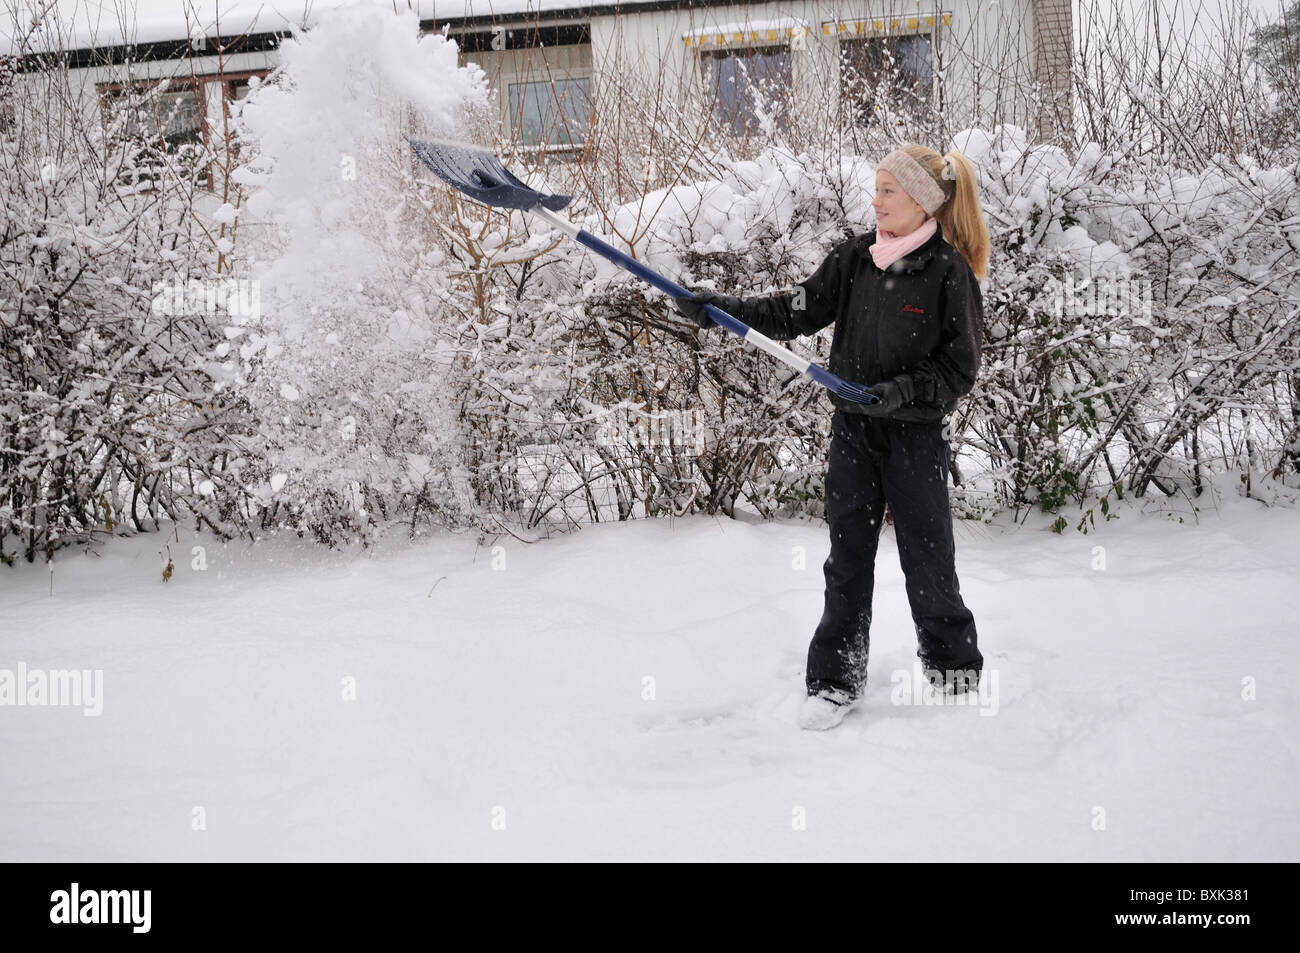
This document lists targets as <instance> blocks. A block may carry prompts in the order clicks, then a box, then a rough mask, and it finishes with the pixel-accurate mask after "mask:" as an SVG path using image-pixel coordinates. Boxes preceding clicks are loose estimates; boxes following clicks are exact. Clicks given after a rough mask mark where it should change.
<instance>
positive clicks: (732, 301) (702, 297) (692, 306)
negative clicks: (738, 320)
mask: <svg viewBox="0 0 1300 953" xmlns="http://www.w3.org/2000/svg"><path fill="white" fill-rule="evenodd" d="M740 303H741V302H740V299H739V298H732V297H730V296H728V295H720V294H717V293H715V292H712V291H697V292H695V293H694V294H691V295H682V296H681V297H680V298H673V304H675V305H677V310H678V311H680V312H681V313H682V314H683V315H684V316H685V317H686V319H687V320H688V321H690V322H691V323H692V324H696V325H698V326H699V327H701V328H711V327H713V326H714V325H713V319H712V318H710V317H709V316H708V315H707V314H705V312H704V306H705V305H706V304H711V305H713V306H714V307H715V308H721V309H722V310H723V311H725V312H727V314H729V315H731V316H732V317H733V318H734V317H735V316H736V312H737V311H738V310H740Z"/></svg>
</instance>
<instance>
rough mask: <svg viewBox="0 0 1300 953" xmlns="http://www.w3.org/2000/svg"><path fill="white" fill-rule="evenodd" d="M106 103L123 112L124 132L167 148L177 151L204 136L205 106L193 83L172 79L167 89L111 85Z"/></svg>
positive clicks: (109, 107) (134, 137)
mask: <svg viewBox="0 0 1300 953" xmlns="http://www.w3.org/2000/svg"><path fill="white" fill-rule="evenodd" d="M104 101H105V106H106V108H107V109H109V110H110V111H117V110H122V111H123V112H124V116H123V125H122V127H121V132H122V135H124V136H126V137H128V138H132V139H139V140H141V141H147V142H149V143H151V144H153V145H156V146H157V147H158V148H159V149H161V150H163V151H164V152H178V151H180V150H181V148H182V147H183V146H186V145H195V144H197V143H199V142H201V141H202V138H203V118H202V107H201V106H200V104H199V96H198V91H197V90H196V88H195V86H194V84H193V83H191V82H189V81H188V80H186V81H185V82H184V83H183V84H177V83H172V84H170V85H169V86H168V88H167V89H165V90H162V91H155V90H154V89H152V88H151V87H148V86H144V87H134V88H132V87H120V86H119V87H112V88H110V89H107V90H105V91H104Z"/></svg>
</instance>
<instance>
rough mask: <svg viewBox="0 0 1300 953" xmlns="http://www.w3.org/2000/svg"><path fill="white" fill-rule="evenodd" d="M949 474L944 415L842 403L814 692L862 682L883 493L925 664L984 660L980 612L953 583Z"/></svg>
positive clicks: (979, 665) (853, 692)
mask: <svg viewBox="0 0 1300 953" xmlns="http://www.w3.org/2000/svg"><path fill="white" fill-rule="evenodd" d="M947 477H948V444H947V442H946V441H945V440H944V438H943V424H942V423H941V422H938V421H936V422H933V423H910V422H902V421H893V420H885V419H882V418H878V417H869V416H866V415H864V414H854V413H845V412H844V411H842V410H836V412H835V415H834V416H833V417H832V419H831V444H830V453H829V461H828V464H827V473H826V514H827V522H828V523H829V524H830V533H831V552H830V556H829V558H827V560H826V563H825V566H824V572H825V576H826V604H825V610H824V612H823V613H822V618H821V622H820V623H819V624H818V626H817V631H816V633H815V634H814V635H813V640H812V645H810V646H809V648H808V668H807V673H806V682H807V688H808V692H809V694H811V693H813V692H816V691H818V690H821V689H838V690H839V691H841V692H844V693H846V694H848V695H849V696H850V697H853V698H857V697H858V696H859V695H861V693H862V691H863V689H864V688H865V686H866V679H867V649H868V645H869V639H868V633H869V631H870V628H871V596H872V589H873V587H874V584H875V561H876V544H877V542H878V540H879V537H880V529H881V526H882V525H883V522H884V515H885V504H886V503H888V504H889V509H890V512H891V513H892V514H893V517H894V532H895V537H896V539H897V540H898V556H899V562H900V563H901V564H902V568H903V575H904V577H905V580H906V588H907V598H908V601H909V603H910V604H911V609H912V621H913V622H914V623H915V625H916V635H917V640H918V643H917V655H918V656H919V657H920V659H921V663H922V669H925V670H929V669H938V670H940V671H942V672H945V673H951V672H952V671H954V670H958V671H964V672H969V671H970V670H972V669H973V670H975V671H980V670H982V669H983V666H984V658H983V656H982V655H980V651H979V647H978V644H977V640H976V633H975V619H974V617H973V616H972V615H971V612H970V610H969V609H967V608H966V606H965V604H964V603H963V602H962V598H961V593H960V590H959V588H958V584H957V571H956V567H955V564H954V561H955V553H954V546H953V527H952V514H951V513H950V511H949V509H948V482H947ZM976 678H978V676H976Z"/></svg>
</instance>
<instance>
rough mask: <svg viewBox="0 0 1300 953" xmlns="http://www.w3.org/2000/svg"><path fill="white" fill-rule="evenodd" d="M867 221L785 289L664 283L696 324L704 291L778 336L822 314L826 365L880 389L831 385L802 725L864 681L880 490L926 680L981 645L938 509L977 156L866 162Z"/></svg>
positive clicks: (970, 312) (918, 150)
mask: <svg viewBox="0 0 1300 953" xmlns="http://www.w3.org/2000/svg"><path fill="white" fill-rule="evenodd" d="M871 205H872V208H874V209H875V212H876V222H877V229H876V230H875V231H872V232H868V233H866V234H865V235H859V236H856V237H854V238H850V239H848V240H847V241H845V242H843V243H841V244H840V245H838V246H836V247H835V248H834V249H833V250H832V251H831V253H830V254H829V255H828V256H827V258H826V260H825V261H824V262H822V264H821V266H820V267H819V268H818V269H817V271H816V272H815V273H814V274H813V275H812V277H811V278H809V279H807V280H806V281H804V282H802V283H801V284H800V285H798V286H796V288H795V290H794V291H792V292H791V293H789V294H784V295H778V296H775V297H770V298H752V299H745V300H742V299H740V298H733V297H728V296H726V295H717V294H713V293H709V292H702V293H698V294H694V295H691V296H690V297H681V298H676V299H674V300H675V302H676V304H677V307H678V309H679V310H680V311H681V312H682V313H683V314H684V315H686V316H687V317H688V318H690V319H691V320H692V321H694V322H695V323H696V324H698V325H700V326H701V327H709V326H711V325H712V321H711V320H710V319H709V318H708V316H707V315H706V314H705V312H704V308H703V305H705V304H713V305H715V306H716V307H719V308H721V309H722V310H724V311H727V312H729V313H730V314H732V315H733V316H735V317H736V318H737V319H738V320H740V321H743V322H744V323H745V324H748V325H749V326H750V327H753V328H756V329H757V330H759V331H761V332H762V333H763V334H766V335H767V336H768V337H770V338H773V339H774V340H778V341H788V340H790V339H791V338H795V337H799V336H800V335H805V334H815V333H816V332H817V331H820V330H821V329H822V328H824V327H826V326H827V325H828V324H831V323H832V322H834V323H835V333H834V338H833V341H832V344H831V356H830V370H831V372H832V373H834V374H837V375H839V376H840V377H842V378H844V379H846V380H850V381H856V382H858V383H862V384H868V386H869V388H870V390H871V391H872V392H873V393H874V394H876V395H877V396H878V397H879V398H880V400H879V401H878V402H876V403H873V404H857V403H854V402H852V401H848V400H845V399H844V398H842V397H839V396H838V395H835V394H831V400H832V402H833V403H834V404H835V407H836V409H835V413H834V415H833V416H832V418H831V444H830V452H829V461H828V464H827V473H826V518H827V523H828V524H829V527H830V534H831V551H830V556H829V558H828V559H827V560H826V563H825V566H824V567H823V568H824V573H825V577H826V598H825V609H824V611H823V613H822V618H821V622H820V623H819V624H818V626H817V631H816V632H815V634H814V635H813V639H812V644H811V645H810V646H809V648H808V666H807V670H806V675H805V682H806V686H807V690H808V698H807V699H806V700H805V701H804V704H803V707H802V708H801V709H800V713H799V723H800V725H801V726H803V727H804V728H817V729H822V728H831V727H833V726H835V725H837V724H838V723H839V722H840V720H841V719H842V718H843V717H844V715H845V714H846V713H847V711H848V710H849V708H850V706H851V705H852V704H853V703H854V702H856V701H857V700H858V699H859V698H861V696H862V691H863V689H864V688H865V686H866V676H867V647H868V632H869V630H870V627H871V596H872V589H873V586H874V582H875V566H874V564H875V558H876V544H877V540H878V537H879V535H880V528H881V525H882V523H883V518H884V511H885V504H886V503H888V504H889V508H890V511H891V512H892V514H893V517H894V528H895V535H896V538H897V541H898V556H899V562H900V563H901V564H902V567H903V575H904V576H905V578H906V588H907V598H908V601H909V603H910V605H911V610H912V621H913V622H914V623H915V625H916V634H917V640H918V646H917V655H918V656H919V657H920V659H921V662H922V666H923V668H924V669H925V671H926V675H927V677H928V678H929V679H930V681H931V682H932V683H934V684H935V685H936V686H937V687H941V688H943V689H944V690H947V691H950V692H961V691H965V690H969V689H972V688H974V687H976V686H977V685H978V682H979V673H980V671H981V670H982V668H983V666H984V658H983V656H982V655H981V654H980V651H979V647H978V645H977V639H976V632H975V620H974V617H973V616H972V615H971V612H970V610H969V609H967V608H966V606H965V604H964V603H963V602H962V598H961V594H960V590H959V587H958V583H957V572H956V568H955V565H954V559H955V555H954V546H953V531H952V516H951V514H950V512H949V509H948V486H947V476H948V444H947V440H946V437H945V433H944V423H943V418H944V417H946V416H947V415H948V414H950V413H951V412H952V411H953V410H954V409H955V408H956V406H957V402H958V399H959V398H960V397H962V396H963V395H964V394H966V393H968V392H969V391H970V390H971V388H972V387H973V386H974V384H975V375H976V372H977V371H978V370H979V365H980V348H981V346H982V343H983V317H984V312H983V307H984V304H983V297H982V295H981V292H980V286H979V279H982V278H983V277H984V276H985V275H986V274H987V273H988V260H989V236H988V229H987V227H986V226H985V224H984V214H983V210H982V208H981V206H980V199H979V192H978V185H977V181H976V177H975V169H974V167H973V166H972V165H971V163H970V160H969V159H967V158H966V157H965V156H964V155H962V154H961V153H960V152H949V153H948V154H947V155H943V156H941V155H939V154H938V153H937V152H935V151H934V150H933V149H927V148H926V147H924V146H919V145H915V144H908V145H905V146H903V147H902V148H901V149H896V150H895V151H893V152H891V153H890V154H889V155H887V156H886V157H885V158H884V159H883V160H882V161H881V163H880V164H879V166H877V168H876V197H875V199H874V200H873V201H872V203H871Z"/></svg>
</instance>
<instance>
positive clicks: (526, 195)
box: [407, 139, 573, 212]
mask: <svg viewBox="0 0 1300 953" xmlns="http://www.w3.org/2000/svg"><path fill="white" fill-rule="evenodd" d="M407 142H409V143H410V144H411V148H412V149H413V150H415V156H416V158H417V159H419V160H420V161H421V162H423V163H424V164H425V165H426V166H428V168H429V171H431V172H432V173H433V174H434V175H436V176H437V177H438V178H440V179H442V180H443V181H444V182H446V183H447V184H448V185H450V186H451V187H452V188H453V189H456V190H457V191H459V192H464V193H465V194H466V195H468V196H469V197H470V198H472V199H477V200H478V201H480V202H483V203H484V204H486V205H494V206H496V207H497V208H517V209H522V210H523V211H525V212H526V211H528V210H529V209H533V208H536V207H537V206H539V205H540V206H541V207H542V208H545V209H550V210H551V211H552V212H558V211H559V210H560V209H562V208H564V206H566V205H568V204H569V202H571V201H572V200H573V196H571V195H548V194H546V193H545V192H538V191H537V190H536V189H530V188H529V187H528V186H527V185H525V184H524V183H523V182H521V181H520V180H519V179H517V178H515V177H514V176H513V175H511V174H510V170H509V169H507V168H506V167H505V166H504V165H502V164H501V160H500V159H498V158H497V157H496V156H495V155H494V154H492V153H491V152H489V151H488V150H486V149H482V148H480V147H478V146H474V145H469V144H468V143H463V142H445V141H427V140H416V139H408V140H407Z"/></svg>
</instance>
